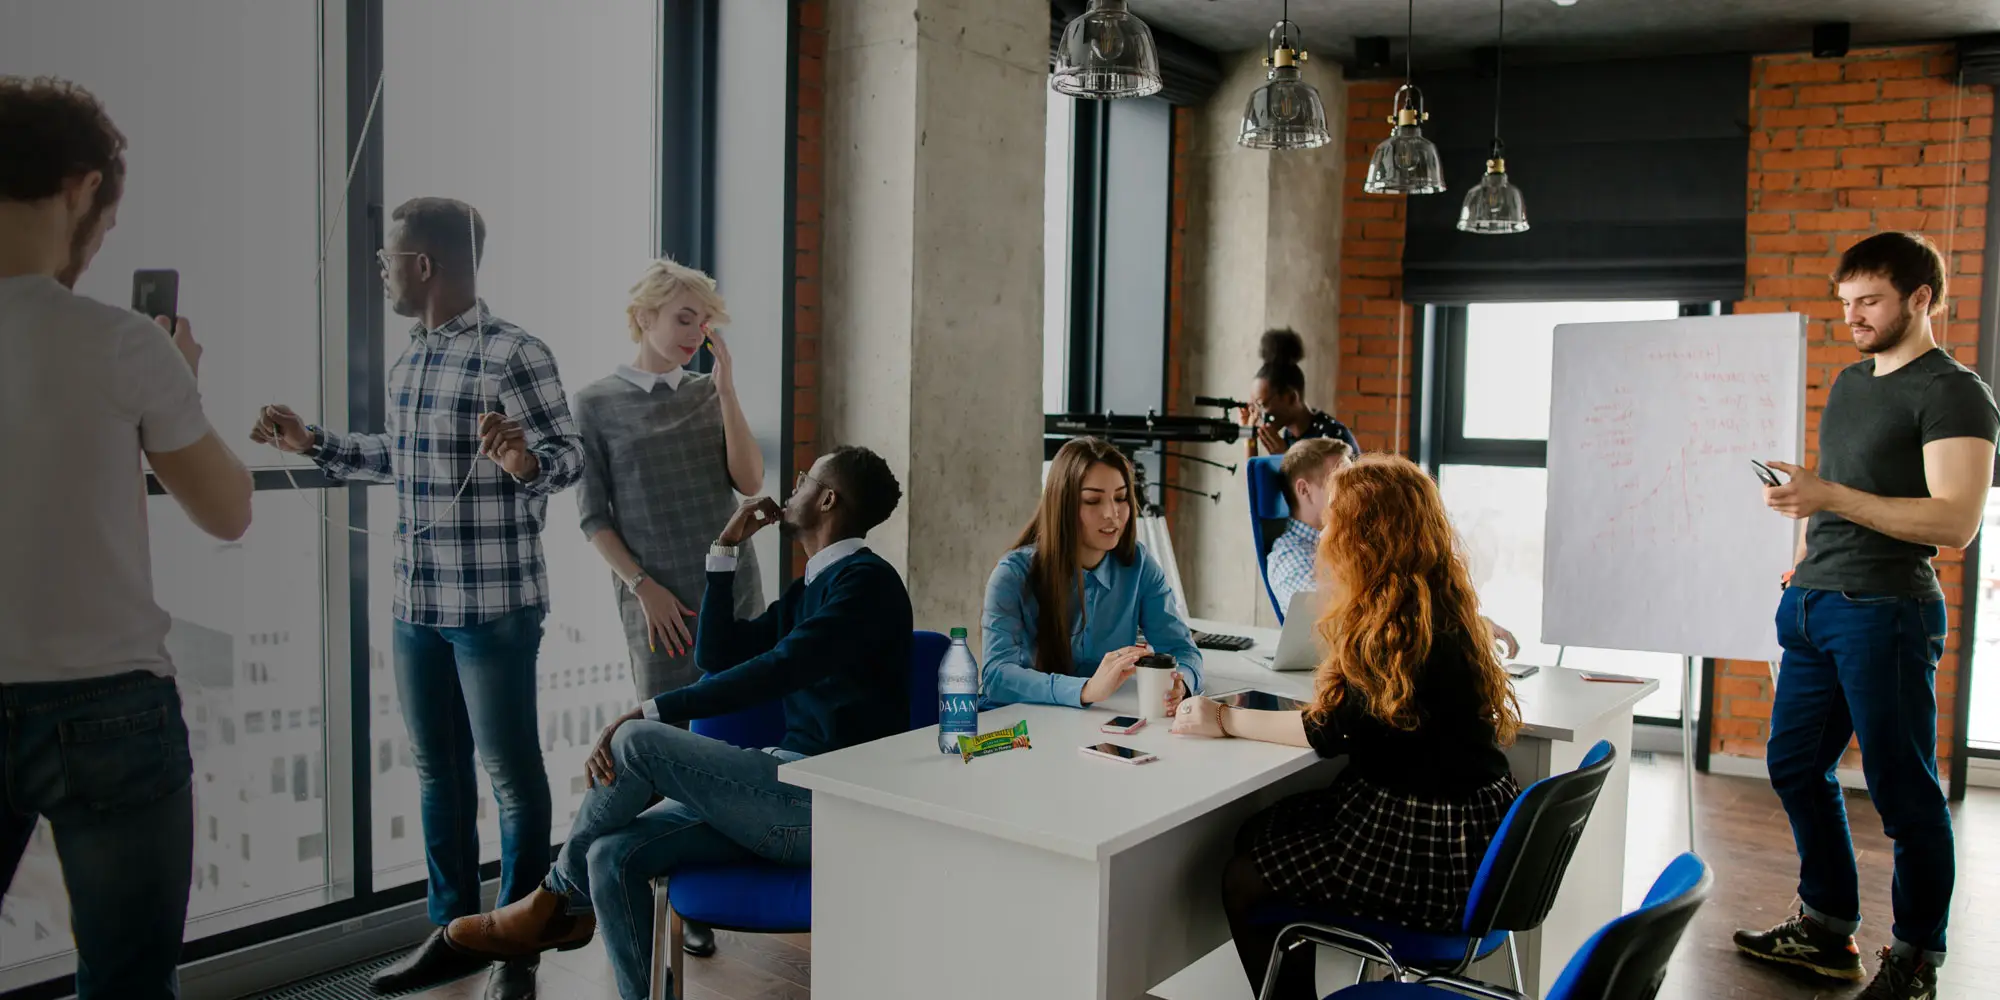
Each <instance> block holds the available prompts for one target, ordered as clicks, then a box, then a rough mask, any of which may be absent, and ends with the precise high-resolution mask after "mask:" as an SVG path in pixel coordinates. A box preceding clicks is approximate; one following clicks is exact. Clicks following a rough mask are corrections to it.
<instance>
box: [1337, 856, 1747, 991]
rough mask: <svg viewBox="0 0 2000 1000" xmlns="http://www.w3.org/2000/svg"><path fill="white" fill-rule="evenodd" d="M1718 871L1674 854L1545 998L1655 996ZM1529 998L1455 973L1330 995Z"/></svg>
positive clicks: (1580, 953)
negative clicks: (1630, 908) (1639, 899)
mask: <svg viewBox="0 0 2000 1000" xmlns="http://www.w3.org/2000/svg"><path fill="white" fill-rule="evenodd" d="M1714 882H1715V876H1714V875H1713V874H1711V873H1710V872H1709V870H1708V865H1707V864H1705V863H1704V862H1703V861H1702V860H1701V858H1700V857H1698V856H1696V855H1694V854H1692V853H1689V854H1683V855H1681V856H1680V857H1678V858H1675V859H1674V860H1673V862H1672V863H1671V864H1669V865H1667V868H1666V870H1665V871H1663V872H1661V873H1660V877H1659V878H1658V879H1656V880H1654V882H1653V888H1652V889H1651V890H1650V891H1648V892H1647V893H1646V901H1645V902H1643V903H1640V904H1639V908H1638V909H1636V910H1633V911H1632V912H1631V913H1628V914H1626V915H1624V916H1622V917H1619V918H1618V919H1616V920H1613V921H1612V922H1610V923H1608V924H1605V925H1604V927H1603V929H1601V930H1599V931H1598V932H1597V933H1596V934H1593V935H1591V937H1590V940H1588V941H1585V942H1584V943H1583V947H1581V948H1579V949H1577V952H1576V955H1575V956H1573V957H1572V958H1571V959H1570V960H1569V965H1567V966H1566V967H1564V968H1563V972H1562V976H1561V977H1560V978H1558V979H1557V980H1556V982H1555V985H1554V986H1552V987H1550V988H1549V992H1548V1000H1653V998H1654V997H1657V996H1659V993H1660V983H1661V982H1662V981H1664V980H1665V979H1666V977H1667V961H1668V960H1669V959H1671V958H1673V955H1674V948H1675V947H1677V946H1678V945H1679V944H1680V941H1681V935H1682V934H1683V933H1684V932H1685V931H1686V930H1687V926H1688V923H1689V922H1690V921H1692V920H1693V919H1694V915H1695V911H1697V910H1699V909H1701V904H1702V903H1703V902H1704V901H1706V900H1707V899H1708V893H1709V890H1710V888H1711V887H1712V886H1713V885H1714ZM1460 996H1465V997H1474V998H1477V1000H1527V998H1525V997H1523V996H1522V995H1521V994H1520V993H1519V992H1518V991H1515V990H1504V989H1501V988H1499V987H1497V986H1492V985H1489V984H1487V983H1479V982H1473V981H1472V980H1469V979H1462V978H1459V977H1456V976H1431V977H1428V978H1425V979H1424V980H1422V981H1420V982H1415V983H1399V982H1381V983H1367V984H1365V985H1361V986H1350V987H1348V988H1347V989H1344V990H1340V991H1338V992H1336V993H1334V994H1333V995H1332V996H1330V997H1328V998H1327V1000H1452V998H1454V997H1460Z"/></svg>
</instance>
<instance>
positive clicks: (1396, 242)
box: [1307, 80, 1416, 452]
mask: <svg viewBox="0 0 2000 1000" xmlns="http://www.w3.org/2000/svg"><path fill="white" fill-rule="evenodd" d="M1398 86H1399V83H1398V82H1396V81H1380V80H1369V81H1357V82H1355V83H1352V84H1350V85H1349V86H1348V90H1347V181H1346V185H1347V189H1346V192H1345V197H1344V202H1345V206H1344V207H1345V215H1344V218H1345V219H1346V229H1345V231H1344V233H1343V234H1342V239H1341V242H1340V367H1339V372H1340V375H1339V378H1338V380H1337V381H1338V384H1337V385H1336V386H1335V387H1334V388H1335V391H1334V396H1333V399H1334V411H1333V412H1334V416H1336V417H1339V418H1340V419H1341V420H1342V421H1344V422H1346V423H1347V425H1348V426H1349V427H1351V428H1353V430H1354V436H1355V438H1356V439H1357V440H1359V441H1360V442H1361V447H1362V449H1363V450H1365V451H1391V450H1397V451H1405V452H1407V451H1409V450H1410V449H1411V438H1410V427H1409V418H1410V392H1411V389H1412V387H1413V386H1414V385H1415V384H1416V372H1415V370H1414V367H1415V366H1414V362H1415V360H1416V359H1415V357H1414V356H1413V355H1412V354H1411V352H1410V348H1411V346H1412V345H1413V344H1414V343H1415V339H1416V331H1415V329H1414V327H1413V319H1412V317H1413V313H1412V311H1411V310H1410V309H1409V307H1407V306H1405V305H1404V304H1403V231H1404V229H1403V227H1404V212H1405V211H1406V205H1405V199H1404V197H1403V196H1402V195H1372V194H1366V193H1363V192H1362V190H1361V183H1362V181H1363V180H1364V179H1365V178H1367V176H1368V160H1369V158H1370V156H1372V155H1373V154H1374V152H1375V147H1376V145H1377V144H1379V143H1380V142H1381V141H1382V140H1383V139H1386V138H1388V137H1389V105H1390V102H1391V101H1392V100H1393V99H1394V98H1395V94H1396V88H1397V87H1398ZM1399 372H1400V374H1401V377H1400V378H1398V373H1399ZM1307 397H1308V398H1314V397H1318V398H1324V395H1323V394H1322V393H1320V392H1318V391H1316V389H1315V388H1314V387H1310V386H1309V387H1307Z"/></svg>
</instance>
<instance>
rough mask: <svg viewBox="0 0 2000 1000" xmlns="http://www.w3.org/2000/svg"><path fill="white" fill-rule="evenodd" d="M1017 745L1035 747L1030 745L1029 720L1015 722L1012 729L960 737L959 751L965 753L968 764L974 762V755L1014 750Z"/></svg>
mask: <svg viewBox="0 0 2000 1000" xmlns="http://www.w3.org/2000/svg"><path fill="white" fill-rule="evenodd" d="M1015 747H1020V748H1021V749H1023V750H1029V749H1033V748H1032V747H1030V746H1028V720H1026V719H1022V720H1021V721H1019V722H1016V723H1014V728H1012V729H999V730H995V731H993V732H990V733H981V734H979V735H978V736H961V737H959V738H958V752H959V753H961V754H964V755H965V762H966V763H968V764H970V763H972V758H974V757H984V756H986V755H987V754H989V753H999V752H1000V751H1002V750H1012V749H1014V748H1015Z"/></svg>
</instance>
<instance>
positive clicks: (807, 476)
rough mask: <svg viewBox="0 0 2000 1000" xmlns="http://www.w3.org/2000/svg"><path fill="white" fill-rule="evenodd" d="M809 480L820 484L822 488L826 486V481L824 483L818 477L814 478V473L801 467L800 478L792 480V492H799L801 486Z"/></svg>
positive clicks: (817, 484)
mask: <svg viewBox="0 0 2000 1000" xmlns="http://www.w3.org/2000/svg"><path fill="white" fill-rule="evenodd" d="M808 480H810V481H811V482H812V483H813V484H814V485H816V486H818V487H819V488H821V489H825V488H826V484H825V483H822V482H820V481H819V480H817V479H813V476H812V473H810V472H807V471H806V470H804V469H800V470H799V476H798V478H797V479H794V480H792V492H793V493H797V492H798V491H799V488H800V487H802V486H804V485H805V484H806V482H807V481H808Z"/></svg>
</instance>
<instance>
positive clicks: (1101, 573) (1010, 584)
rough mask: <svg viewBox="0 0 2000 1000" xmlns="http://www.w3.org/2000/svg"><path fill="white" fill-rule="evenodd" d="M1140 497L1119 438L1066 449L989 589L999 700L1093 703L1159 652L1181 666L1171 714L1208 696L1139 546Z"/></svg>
mask: <svg viewBox="0 0 2000 1000" xmlns="http://www.w3.org/2000/svg"><path fill="white" fill-rule="evenodd" d="M1133 492H1134V486H1133V475H1132V460H1131V459H1129V458H1126V457H1125V455H1124V453H1123V452H1120V451H1119V450H1118V449H1117V448H1114V447H1112V446H1111V444H1110V443H1109V442H1106V441H1103V440H1101V439H1098V438H1077V439H1076V440H1074V441H1071V442H1069V443H1068V444H1065V445H1063V446H1062V450H1061V451H1059V452H1056V457H1055V461H1054V462H1053V463H1052V464H1051V465H1050V466H1049V473H1048V478H1047V480H1046V482H1045V484H1044V485H1043V487H1042V500H1041V503H1040V505H1038V507H1037V508H1036V512H1035V518H1034V520H1032V521H1030V522H1029V523H1028V527H1027V528H1026V529H1025V530H1023V531H1022V532H1021V538H1020V540H1019V541H1018V542H1016V543H1015V546H1016V547H1015V549H1014V550H1013V551H1012V552H1009V553H1007V554H1006V555H1004V556H1002V557H1001V558H1000V565H998V566H996V567H994V569H993V576H992V577H991V579H989V580H988V581H987V584H986V611H985V615H984V625H985V642H986V664H985V667H984V668H983V670H982V676H983V679H984V682H985V683H984V685H983V688H984V690H985V693H986V697H987V698H988V699H989V700H991V701H993V702H997V703H1000V704H1009V703H1018V702H1026V703H1030V704H1043V705H1070V706H1074V707H1077V708H1081V707H1084V706H1087V705H1090V704H1093V703H1095V702H1100V701H1103V700H1104V699H1106V698H1109V697H1111V695H1112V694H1113V693H1115V692H1116V691H1117V690H1118V689H1119V688H1120V687H1122V686H1124V684H1125V681H1126V680H1127V679H1128V678H1130V677H1131V676H1132V673H1133V671H1134V670H1136V669H1137V668H1138V667H1140V666H1141V665H1142V664H1141V663H1140V660H1141V658H1142V657H1145V656H1148V655H1153V654H1159V653H1164V654H1166V655H1167V656H1170V657H1172V658H1173V661H1174V665H1175V667H1177V668H1178V669H1176V670H1175V682H1174V684H1173V686H1172V687H1171V688H1169V689H1168V693H1167V696H1166V703H1165V705H1164V708H1165V709H1166V711H1167V712H1169V713H1171V712H1172V711H1173V709H1174V708H1175V707H1176V706H1178V705H1179V703H1180V700H1181V699H1182V698H1183V697H1185V696H1187V695H1189V694H1193V693H1195V692H1197V691H1200V690H1201V652H1200V651H1199V650H1197V649H1196V648H1195V645H1194V636H1193V635H1192V634H1191V633H1190V632H1189V631H1188V627H1187V624H1186V623H1185V622H1183V621H1181V619H1180V615H1179V613H1178V612H1177V611H1176V607H1175V603H1174V594H1173V589H1172V588H1171V587H1170V586H1168V584H1167V575H1166V573H1165V571H1163V570H1162V569H1161V568H1160V564H1159V563H1157V562H1155V561H1154V560H1153V557H1152V556H1151V555H1148V554H1147V552H1146V548H1145V546H1143V545H1140V544H1139V540H1138V533H1137V529H1136V527H1135V523H1134V521H1133V517H1132V504H1133V500H1134V498H1133V495H1132V494H1133ZM1141 633H1144V635H1145V640H1144V641H1143V642H1142V641H1141V640H1140V638H1139V637H1140V634H1141ZM1142 710H1144V711H1146V712H1147V713H1148V714H1158V712H1159V710H1160V709H1159V708H1157V707H1147V706H1142Z"/></svg>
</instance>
